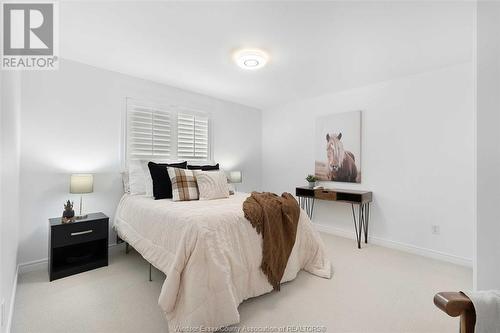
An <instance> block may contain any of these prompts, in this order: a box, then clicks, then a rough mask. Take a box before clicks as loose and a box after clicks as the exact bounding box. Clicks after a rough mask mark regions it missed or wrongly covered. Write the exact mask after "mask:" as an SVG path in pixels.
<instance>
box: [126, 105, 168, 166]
mask: <svg viewBox="0 0 500 333" xmlns="http://www.w3.org/2000/svg"><path fill="white" fill-rule="evenodd" d="M170 152H171V114H170V112H169V111H168V110H167V109H166V108H165V107H156V106H148V105H146V104H144V105H141V104H140V103H134V102H131V101H130V100H129V101H127V159H128V160H137V159H141V160H142V159H166V158H169V157H170Z"/></svg>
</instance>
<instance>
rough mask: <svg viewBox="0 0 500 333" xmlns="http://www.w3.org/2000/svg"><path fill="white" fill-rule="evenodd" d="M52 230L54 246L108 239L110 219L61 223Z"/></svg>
mask: <svg viewBox="0 0 500 333" xmlns="http://www.w3.org/2000/svg"><path fill="white" fill-rule="evenodd" d="M52 232H53V233H52V243H53V245H52V246H53V247H59V246H66V245H72V244H79V243H84V242H90V241H94V240H98V239H107V238H108V220H107V219H104V220H98V221H91V222H85V223H75V224H65V225H59V226H57V227H54V228H53V231H52Z"/></svg>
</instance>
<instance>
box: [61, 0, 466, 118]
mask: <svg viewBox="0 0 500 333" xmlns="http://www.w3.org/2000/svg"><path fill="white" fill-rule="evenodd" d="M472 8H473V3H472V2H467V1H461V2H429V1H426V2H378V1H376V2H374V1H371V2H306V1H304V2H300V1H294V2H264V1H261V2H210V1H203V2H139V1H137V2H130V1H128V2H104V3H103V2H62V3H61V7H60V36H61V44H60V50H61V56H62V57H63V58H67V59H72V60H76V61H79V62H83V63H87V64H90V65H93V66H97V67H102V68H106V69H109V70H114V71H118V72H122V73H126V74H130V75H133V76H137V77H141V78H145V79H149V80H153V81H157V82H161V83H165V84H168V85H172V86H176V87H180V88H184V89H188V90H192V91H196V92H200V93H204V94H207V95H211V96H215V97H218V98H222V99H226V100H230V101H234V102H237V103H241V104H245V105H249V106H253V107H257V108H262V109H266V108H270V107H273V106H277V105H281V104H285V103H288V102H291V101H294V100H298V99H302V98H307V97H312V96H317V95H321V94H323V93H326V92H332V91H338V90H344V89H349V88H353V87H359V86H362V85H366V84H370V83H374V82H378V81H382V80H387V79H391V78H395V77H401V76H405V75H410V74H414V73H419V72H423V71H427V70H432V69H435V68H439V67H443V66H447V65H452V64H458V63H463V62H466V61H470V60H471V59H472V53H473V47H472V40H473V38H472V37H473V10H472ZM241 47H252V48H256V47H257V48H262V49H264V50H267V51H268V52H269V53H270V55H271V61H270V63H269V64H268V65H267V66H266V67H265V68H263V69H261V70H259V71H255V72H252V71H244V70H242V69H240V68H238V67H237V66H236V65H235V64H234V63H233V62H232V59H231V53H232V52H233V51H234V50H235V49H238V48H241Z"/></svg>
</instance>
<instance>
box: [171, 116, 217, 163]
mask: <svg viewBox="0 0 500 333" xmlns="http://www.w3.org/2000/svg"><path fill="white" fill-rule="evenodd" d="M208 130H209V119H208V116H207V115H205V114H200V113H190V112H189V113H188V112H179V113H178V114H177V157H178V158H180V159H186V160H202V161H207V160H209V156H210V145H209V133H208Z"/></svg>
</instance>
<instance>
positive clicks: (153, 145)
mask: <svg viewBox="0 0 500 333" xmlns="http://www.w3.org/2000/svg"><path fill="white" fill-rule="evenodd" d="M124 122H126V123H125V124H124V126H123V128H124V138H125V139H124V141H123V142H126V144H124V150H125V153H124V154H123V156H125V161H124V165H127V164H128V161H130V160H156V161H168V160H170V161H171V160H176V159H179V160H188V161H199V162H205V161H206V162H209V161H210V160H211V156H212V155H211V153H212V150H211V146H210V117H209V114H208V113H204V112H199V111H193V110H189V109H185V108H182V109H181V108H179V107H177V106H165V105H163V106H162V105H157V104H152V103H148V102H147V101H146V102H143V101H138V100H135V99H131V98H127V107H126V117H124Z"/></svg>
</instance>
